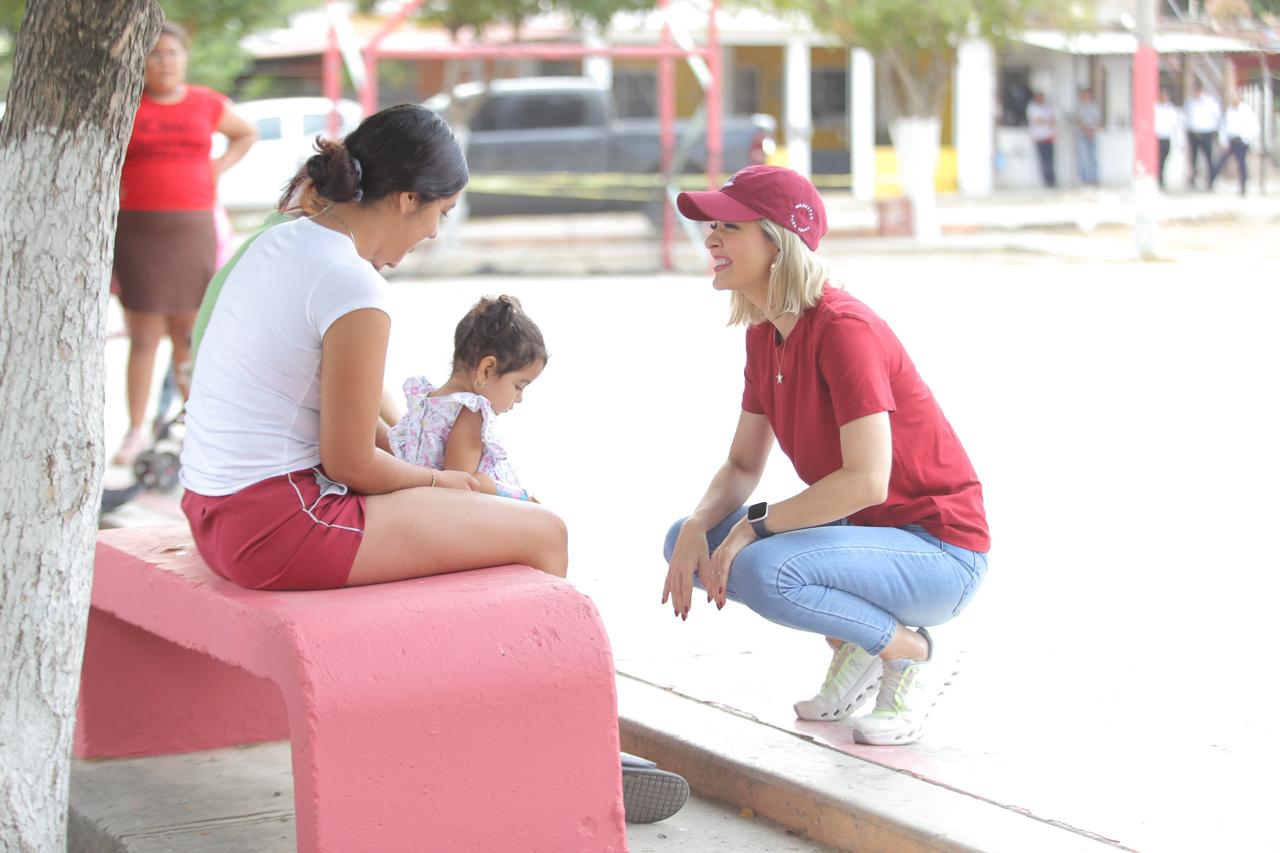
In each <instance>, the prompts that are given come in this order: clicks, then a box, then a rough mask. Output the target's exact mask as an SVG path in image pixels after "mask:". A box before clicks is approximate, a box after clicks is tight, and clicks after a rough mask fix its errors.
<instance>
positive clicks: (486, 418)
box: [387, 376, 527, 497]
mask: <svg viewBox="0 0 1280 853" xmlns="http://www.w3.org/2000/svg"><path fill="white" fill-rule="evenodd" d="M435 390H436V386H434V385H432V384H431V383H430V382H429V381H427V378H426V377H424V376H414V377H412V378H410V379H407V380H405V383H404V396H405V403H406V405H407V407H408V411H407V412H405V415H404V417H402V418H401V419H400V421H399V423H397V424H396V425H395V426H393V427H392V428H391V431H390V433H388V435H387V440H388V441H389V442H390V444H391V452H392V453H394V454H395V456H396V458H397V459H403V460H404V461H405V462H412V463H413V464H414V465H422V466H425V467H427V468H436V469H438V470H443V469H444V449H445V444H447V443H448V441H449V433H451V432H452V431H453V424H454V422H456V421H457V420H458V414H459V413H460V412H461V411H462V409H463V408H464V407H465V408H468V409H470V410H471V411H473V412H479V413H480V418H481V421H482V426H481V429H480V440H481V445H482V449H481V451H480V466H479V468H478V471H479V473H481V474H485V475H486V476H488V477H489V478H491V479H492V480H494V481H495V482H496V483H497V484H498V493H499V494H507V496H511V497H527V494H526V493H525V492H524V489H522V488H521V486H520V478H519V477H517V476H516V472H515V469H514V468H512V467H511V463H510V462H508V461H507V451H506V449H505V448H504V447H503V446H502V441H501V440H500V439H499V438H498V434H497V432H496V431H495V429H494V425H493V421H494V418H496V417H497V413H495V412H494V411H493V406H491V405H490V404H489V401H488V400H486V399H485V398H484V397H482V396H480V395H479V394H472V393H470V392H468V391H458V392H455V393H453V394H446V395H443V396H440V397H431V396H429V395H430V394H431V393H432V392H433V391H435ZM504 487H505V491H504Z"/></svg>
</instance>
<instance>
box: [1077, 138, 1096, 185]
mask: <svg viewBox="0 0 1280 853" xmlns="http://www.w3.org/2000/svg"><path fill="white" fill-rule="evenodd" d="M1076 153H1077V155H1078V156H1079V158H1080V163H1079V171H1080V183H1082V184H1096V183H1097V182H1098V140H1097V139H1095V138H1093V137H1091V136H1085V135H1084V134H1080V135H1079V136H1077V137H1076Z"/></svg>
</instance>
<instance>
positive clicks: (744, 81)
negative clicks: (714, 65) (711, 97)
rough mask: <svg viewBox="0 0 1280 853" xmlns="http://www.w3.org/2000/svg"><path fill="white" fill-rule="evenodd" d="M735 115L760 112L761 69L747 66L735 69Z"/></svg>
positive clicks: (733, 109)
mask: <svg viewBox="0 0 1280 853" xmlns="http://www.w3.org/2000/svg"><path fill="white" fill-rule="evenodd" d="M732 112H733V114H734V115H739V116H746V115H751V114H752V113H758V112H760V69H758V68H752V67H751V66H745V67H740V68H735V69H733V108H732Z"/></svg>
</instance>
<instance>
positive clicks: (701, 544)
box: [662, 522, 711, 619]
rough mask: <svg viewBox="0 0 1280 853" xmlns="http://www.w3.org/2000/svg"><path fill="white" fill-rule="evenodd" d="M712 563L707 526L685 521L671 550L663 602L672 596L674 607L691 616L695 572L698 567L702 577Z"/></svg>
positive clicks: (675, 610)
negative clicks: (708, 550) (709, 554)
mask: <svg viewBox="0 0 1280 853" xmlns="http://www.w3.org/2000/svg"><path fill="white" fill-rule="evenodd" d="M710 565H711V559H710V557H708V555H707V531H706V528H704V527H702V526H701V525H698V524H696V523H692V522H685V524H684V526H683V527H681V528H680V535H679V536H678V537H677V538H676V547H675V549H674V550H672V552H671V562H670V563H669V564H668V565H667V580H666V582H665V583H663V585H662V603H663V604H666V603H667V599H668V598H669V599H671V609H672V611H673V612H674V613H675V615H676V616H679V617H680V618H681V619H688V618H689V607H690V606H691V605H692V604H693V573H694V572H695V571H697V572H698V573H699V575H700V576H701V577H705V576H706V570H707V567H708V566H710Z"/></svg>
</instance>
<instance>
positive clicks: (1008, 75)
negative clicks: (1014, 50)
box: [1000, 66, 1032, 127]
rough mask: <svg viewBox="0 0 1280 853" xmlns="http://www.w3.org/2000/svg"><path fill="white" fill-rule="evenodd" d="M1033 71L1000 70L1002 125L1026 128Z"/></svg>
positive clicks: (1026, 69)
mask: <svg viewBox="0 0 1280 853" xmlns="http://www.w3.org/2000/svg"><path fill="white" fill-rule="evenodd" d="M1031 94H1032V92H1031V69H1030V68H1011V67H1009V66H1005V67H1004V68H1001V69H1000V125H1001V126H1002V127H1026V126H1027V104H1029V103H1031Z"/></svg>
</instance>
